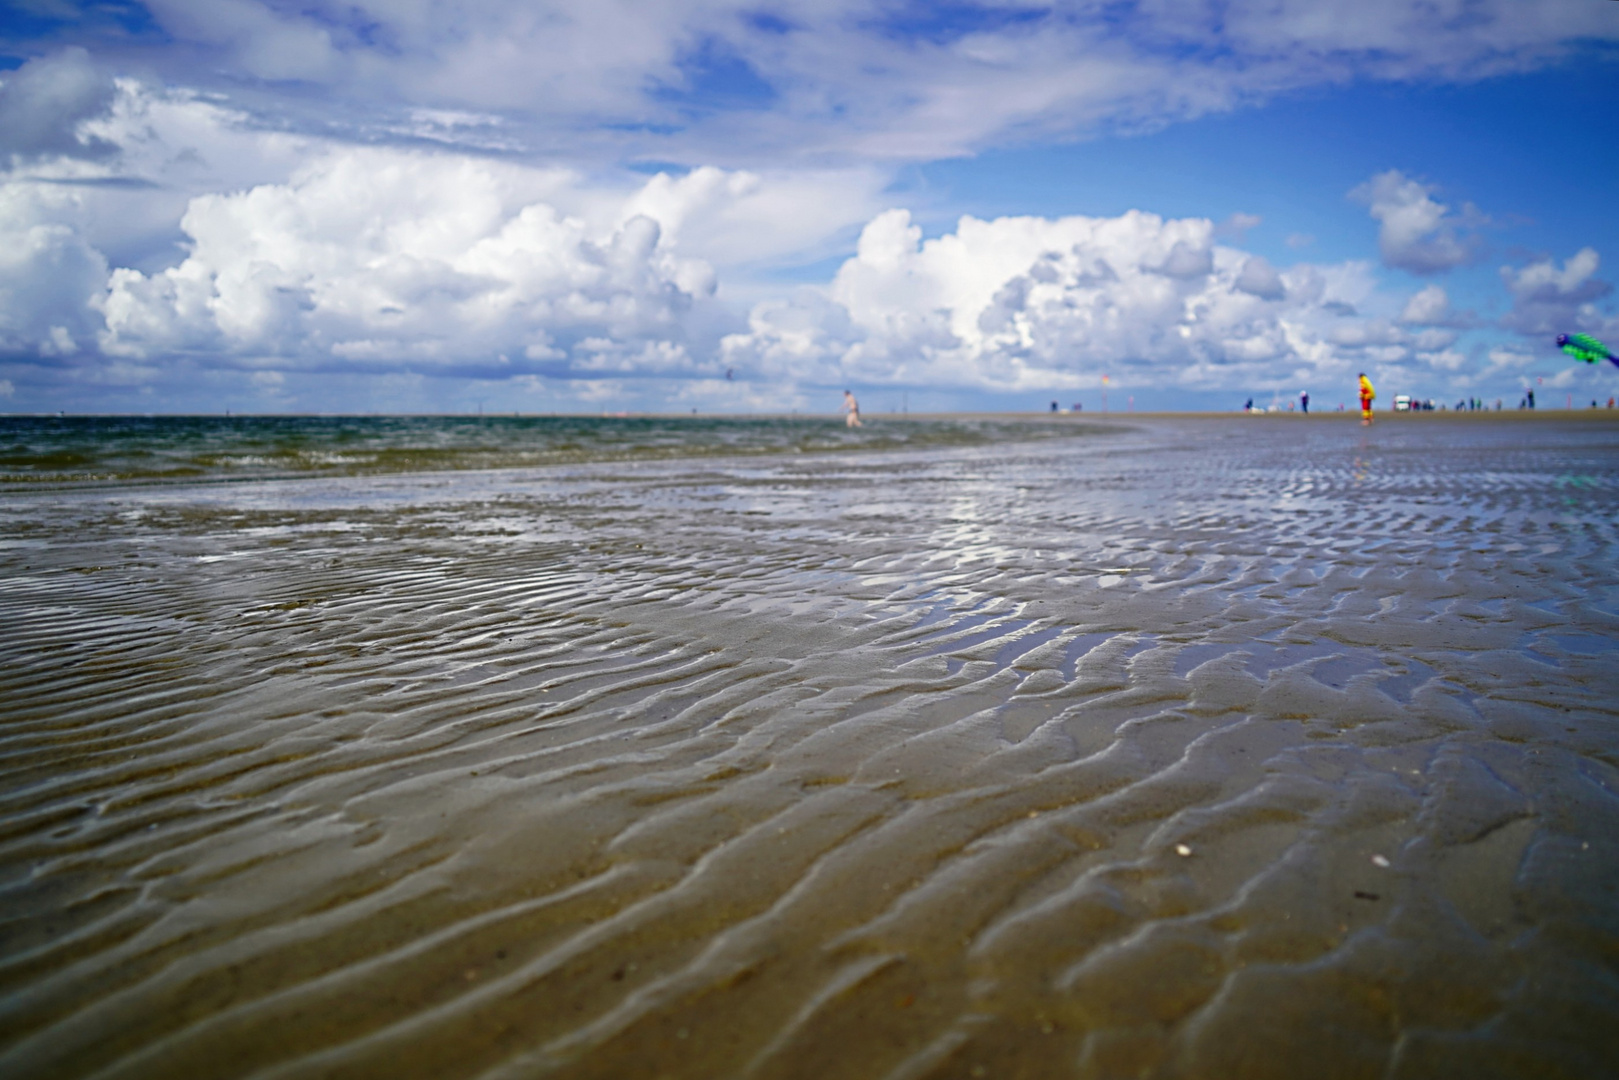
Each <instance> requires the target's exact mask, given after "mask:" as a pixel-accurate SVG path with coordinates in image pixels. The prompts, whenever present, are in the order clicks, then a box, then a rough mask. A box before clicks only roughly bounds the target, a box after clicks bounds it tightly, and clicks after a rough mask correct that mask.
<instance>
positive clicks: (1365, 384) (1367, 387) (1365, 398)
mask: <svg viewBox="0 0 1619 1080" xmlns="http://www.w3.org/2000/svg"><path fill="white" fill-rule="evenodd" d="M1376 396H1377V391H1376V390H1373V389H1372V380H1370V379H1368V378H1367V377H1366V373H1365V372H1364V371H1363V372H1361V373H1360V422H1361V425H1362V426H1365V425H1367V424H1370V423H1371V422H1372V399H1373V398H1374V397H1376Z"/></svg>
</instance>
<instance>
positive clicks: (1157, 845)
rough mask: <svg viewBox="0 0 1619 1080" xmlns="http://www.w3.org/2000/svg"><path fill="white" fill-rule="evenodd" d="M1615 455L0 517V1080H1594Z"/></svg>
mask: <svg viewBox="0 0 1619 1080" xmlns="http://www.w3.org/2000/svg"><path fill="white" fill-rule="evenodd" d="M1616 465H1619V428H1616V427H1615V426H1614V425H1600V424H1591V425H1579V424H1569V423H1565V424H1561V425H1559V424H1546V425H1544V426H1532V425H1526V424H1505V425H1499V426H1489V425H1482V424H1475V425H1471V426H1468V427H1465V428H1462V427H1459V426H1457V425H1451V426H1449V427H1446V426H1442V425H1437V424H1427V425H1424V424H1422V423H1421V422H1420V421H1413V422H1410V423H1408V424H1405V425H1401V426H1397V425H1395V424H1392V423H1389V424H1385V425H1381V426H1380V427H1379V428H1377V429H1375V430H1374V431H1373V432H1372V433H1370V434H1363V433H1362V432H1361V431H1360V429H1359V428H1358V427H1351V426H1350V425H1347V424H1337V423H1333V422H1328V421H1323V422H1322V423H1320V424H1308V425H1299V424H1287V423H1284V422H1280V421H1274V422H1273V421H1246V420H1231V421H1219V422H1194V421H1186V422H1183V423H1180V424H1174V425H1172V424H1167V423H1163V424H1151V423H1149V424H1143V425H1140V426H1138V428H1137V429H1136V430H1134V431H1133V432H1128V433H1125V434H1122V435H1120V436H1118V437H1116V438H1113V439H1107V440H1094V441H1090V442H1086V443H1084V444H1083V445H1081V444H1080V443H1077V442H1069V441H1067V440H1063V441H1058V442H1051V441H1048V442H1045V443H1041V444H1029V445H1023V446H1008V445H1001V446H992V447H984V448H965V449H957V450H952V451H948V452H942V451H941V452H938V453H936V454H931V455H928V456H925V457H924V456H920V455H915V454H912V455H905V454H890V455H881V454H866V455H860V456H843V457H835V458H820V459H815V460H786V461H782V460H776V461H765V460H759V459H737V460H735V461H729V462H719V463H716V462H714V461H707V462H692V463H680V462H654V463H648V464H644V465H639V466H635V467H633V468H632V467H627V466H612V467H604V466H597V467H579V468H575V469H571V470H568V471H548V472H547V471H536V472H531V473H503V474H498V475H497V474H488V475H484V474H457V475H455V476H443V475H441V476H438V477H436V478H433V479H432V480H430V481H429V480H418V479H414V478H410V477H400V478H383V479H380V480H366V479H359V480H354V479H349V480H322V481H304V482H288V483H265V484H256V485H242V486H240V487H232V488H230V489H221V488H218V487H215V488H211V489H183V488H174V489H167V490H163V491H145V492H128V491H126V492H116V491H113V492H80V493H58V494H55V495H38V496H23V497H16V498H12V499H9V500H8V501H6V502H5V503H4V504H3V506H0V519H3V520H4V523H5V524H4V533H3V535H4V536H5V537H6V540H5V543H4V546H3V547H0V567H3V578H0V656H3V659H4V669H3V674H0V702H3V705H0V721H3V722H0V770H3V775H4V778H5V783H4V784H3V786H0V808H3V812H0V890H3V891H0V896H3V898H4V902H3V906H0V914H3V924H0V1072H3V1073H4V1074H5V1075H7V1076H17V1077H24V1076H27V1077H34V1076H39V1077H44V1076H64V1077H65V1076H96V1077H105V1078H113V1077H126V1076H130V1077H133V1076H143V1077H145V1076H151V1077H177V1076H185V1077H205V1076H248V1075H252V1076H256V1077H373V1076H376V1077H384V1076H386V1077H390V1078H404V1077H445V1076H458V1077H459V1076H466V1077H484V1078H488V1080H495V1078H500V1080H506V1078H517V1077H533V1076H544V1075H552V1074H560V1075H567V1076H570V1077H596V1076H601V1077H624V1076H654V1075H657V1076H670V1077H676V1076H686V1077H713V1076H750V1077H797V1076H804V1077H819V1076H830V1075H847V1076H873V1077H884V1076H887V1077H896V1078H898V1077H953V1076H964V1077H965V1076H985V1075H987V1076H1005V1075H1019V1076H1049V1075H1065V1074H1073V1075H1079V1076H1096V1077H1111V1076H1124V1075H1130V1076H1187V1077H1231V1076H1244V1077H1266V1076H1277V1077H1296V1076H1304V1075H1309V1076H1344V1077H1359V1076H1368V1077H1370V1076H1379V1077H1381V1076H1392V1077H1419V1076H1433V1075H1468V1076H1480V1077H1483V1076H1506V1075H1528V1074H1534V1075H1546V1076H1595V1075H1601V1074H1604V1073H1607V1072H1612V1071H1614V1070H1616V1069H1619V1034H1616V1033H1615V1030H1614V1028H1613V1025H1612V1016H1613V1015H1614V1014H1615V1011H1616V1010H1619V905H1616V903H1615V901H1614V897H1615V895H1619V893H1616V891H1615V890H1616V889H1619V728H1616V726H1615V718H1616V715H1619V708H1616V704H1615V703H1616V701H1619V694H1616V690H1619V677H1616V675H1615V670H1616V669H1615V659H1616V656H1615V652H1616V650H1619V634H1616V628H1619V586H1616V585H1615V582H1616V580H1619V578H1616V573H1615V571H1616V569H1619V567H1616V555H1615V553H1616V552H1619V544H1616V540H1619V537H1616V536H1615V532H1616V522H1619V470H1616Z"/></svg>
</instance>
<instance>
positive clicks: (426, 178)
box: [98, 150, 714, 370]
mask: <svg viewBox="0 0 1619 1080" xmlns="http://www.w3.org/2000/svg"><path fill="white" fill-rule="evenodd" d="M548 181H549V182H551V183H552V184H556V185H560V183H561V179H560V178H558V177H545V176H533V175H528V174H526V173H524V172H521V171H514V170H506V171H502V170H498V169H494V168H491V167H489V166H487V165H485V164H484V163H480V162H477V161H475V160H473V159H468V158H461V157H450V156H443V155H430V154H411V153H403V152H398V151H387V150H361V151H345V152H340V153H333V154H331V155H329V156H327V157H326V158H324V159H322V160H321V161H318V162H316V163H314V164H311V165H310V166H308V167H307V168H305V169H303V170H300V172H299V173H298V174H296V175H295V176H294V177H293V178H292V179H291V180H290V181H289V182H287V183H284V184H266V185H260V186H258V187H255V188H252V189H250V190H247V191H244V192H239V193H234V194H225V195H209V196H202V197H199V198H196V199H194V200H192V203H191V206H190V208H189V209H188V210H187V212H186V214H185V217H184V218H183V220H182V222H181V227H182V228H183V230H184V231H185V234H186V236H187V237H188V246H189V254H188V255H187V257H186V258H185V259H184V260H183V261H182V262H181V263H180V264H179V265H177V266H174V267H171V268H169V269H166V270H162V271H159V272H155V273H152V274H146V273H142V272H140V271H138V270H134V269H128V268H123V269H118V270H116V271H114V272H113V273H112V275H111V278H110V280H109V281H108V284H107V290H106V293H105V295H104V296H103V297H102V298H101V299H100V300H99V302H98V306H99V308H100V310H101V312H102V313H103V314H104V316H105V323H106V324H105V329H104V331H103V333H102V334H101V338H100V343H101V347H102V349H103V350H104V351H105V352H106V353H108V354H111V355H119V356H130V357H136V358H145V357H154V356H163V355H171V354H185V353H193V354H205V355H210V356H212V355H224V356H227V357H238V358H243V359H249V360H260V359H264V358H269V357H276V358H285V359H288V360H290V361H293V362H297V363H300V364H303V365H310V364H318V363H343V364H351V365H352V364H374V365H378V366H388V365H401V364H403V365H406V366H409V365H413V364H427V365H443V366H457V365H475V364H488V363H490V362H492V361H494V360H495V358H496V357H498V356H500V355H502V354H505V355H506V356H507V358H508V359H507V360H506V361H504V362H506V363H512V362H513V361H512V360H511V358H512V357H523V358H526V359H528V360H531V361H543V362H557V363H560V364H561V369H566V368H567V366H568V365H569V364H570V363H574V362H576V361H577V362H578V363H580V364H583V365H584V366H586V367H590V368H592V369H595V368H599V367H600V366H602V364H603V361H601V359H600V358H601V357H603V356H607V355H609V354H615V355H616V354H621V353H622V354H624V355H646V356H656V357H657V358H658V359H657V361H656V364H655V366H657V367H658V368H660V369H663V368H667V367H669V366H670V363H671V361H670V354H669V353H668V352H667V350H666V349H661V346H660V347H659V348H653V349H652V350H651V351H650V352H645V351H644V349H645V346H646V345H647V344H648V343H669V344H670V345H672V346H679V345H680V344H681V339H682V338H683V336H684V334H685V325H684V318H685V315H686V313H687V312H688V311H689V310H690V309H691V308H692V307H693V305H694V304H696V303H699V302H700V301H702V300H703V299H704V298H706V297H708V296H709V295H710V294H711V293H712V292H713V289H714V276H713V272H712V270H711V269H710V268H709V267H708V265H707V264H705V263H703V262H701V261H699V260H693V259H685V258H681V257H679V256H677V255H676V254H675V253H674V252H673V251H672V249H671V248H670V246H669V245H667V244H665V243H664V242H663V239H664V238H663V232H662V229H661V228H660V226H659V224H658V222H656V221H655V220H653V219H652V218H650V217H648V216H646V215H643V214H632V215H630V216H628V217H627V218H626V219H625V220H623V221H622V222H620V223H619V224H617V226H616V227H613V228H611V229H592V228H591V227H590V226H589V225H588V224H587V223H586V221H585V220H583V219H582V218H580V217H576V216H571V215H568V214H565V213H563V212H560V211H559V210H558V209H557V208H556V207H555V206H554V205H551V204H550V203H548V202H545V201H541V200H535V201H528V200H525V199H524V198H523V197H522V196H523V195H524V194H525V192H524V191H523V188H524V187H525V186H526V187H527V188H529V189H530V191H532V189H534V188H537V187H544V186H545V185H546V183H547V182H548ZM603 342H606V343H611V345H612V347H611V348H607V347H605V346H604V345H602V343H603ZM576 346H577V348H578V352H577V354H576V353H575V351H574V350H575V347H576ZM638 349H641V350H643V351H642V352H637V351H636V350H638ZM625 350H628V352H626V351H625ZM660 350H661V351H660ZM687 362H688V363H689V360H688V361H687ZM607 366H609V367H612V368H614V369H615V370H623V369H624V366H625V365H624V363H610V364H608V365H607ZM677 366H678V365H677ZM561 369H559V370H561Z"/></svg>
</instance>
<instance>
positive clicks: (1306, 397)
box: [1299, 390, 1310, 416]
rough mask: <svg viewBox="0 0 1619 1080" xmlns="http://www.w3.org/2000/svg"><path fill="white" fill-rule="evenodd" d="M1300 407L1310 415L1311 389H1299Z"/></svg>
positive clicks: (1305, 413)
mask: <svg viewBox="0 0 1619 1080" xmlns="http://www.w3.org/2000/svg"><path fill="white" fill-rule="evenodd" d="M1299 408H1300V409H1301V410H1302V411H1303V412H1304V415H1306V416H1309V415H1310V391H1308V390H1300V391H1299Z"/></svg>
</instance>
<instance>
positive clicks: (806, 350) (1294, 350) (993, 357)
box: [723, 210, 1413, 391]
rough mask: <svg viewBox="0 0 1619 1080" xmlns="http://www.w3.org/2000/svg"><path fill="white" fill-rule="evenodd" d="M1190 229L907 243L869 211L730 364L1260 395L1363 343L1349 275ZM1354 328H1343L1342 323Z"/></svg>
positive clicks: (966, 231) (982, 383)
mask: <svg viewBox="0 0 1619 1080" xmlns="http://www.w3.org/2000/svg"><path fill="white" fill-rule="evenodd" d="M1214 232H1215V226H1214V224H1213V223H1212V222H1211V221H1208V220H1206V219H1179V220H1165V219H1163V218H1160V217H1158V216H1157V215H1154V214H1148V213H1142V212H1139V211H1132V212H1129V213H1126V214H1123V215H1120V216H1118V217H1113V218H1091V217H1065V218H1058V219H1047V218H1034V217H1017V218H999V219H996V220H994V221H982V220H979V219H977V218H972V217H964V218H962V219H961V221H960V222H959V223H958V224H957V227H956V230H955V231H954V232H952V233H949V234H946V235H944V236H941V237H937V238H935V239H931V240H927V241H925V242H924V241H923V239H922V234H921V230H920V228H918V227H917V226H916V225H915V224H913V223H912V221H911V217H910V214H909V213H908V212H907V211H905V210H890V211H887V212H885V213H883V214H880V215H878V216H877V217H876V218H874V219H873V220H872V221H871V222H870V223H869V224H867V226H866V228H865V230H864V231H863V232H862V234H861V237H860V242H859V247H858V250H857V252H856V254H855V256H854V257H853V258H851V259H849V260H848V261H846V262H845V263H844V264H843V266H842V268H841V269H840V270H839V271H838V273H837V275H836V277H835V278H834V279H833V281H832V283H831V285H830V287H829V288H827V289H826V290H824V291H822V292H815V291H809V290H806V291H804V292H801V293H800V294H799V295H798V296H797V297H795V298H794V299H791V300H775V301H771V302H768V303H763V304H760V305H758V306H757V307H755V308H754V310H753V312H752V314H751V316H750V319H749V328H748V330H747V332H745V333H737V334H733V335H730V336H728V337H726V338H725V340H724V342H723V350H724V354H725V357H726V360H727V362H728V363H731V364H735V365H737V366H738V368H739V369H744V370H748V371H750V372H757V373H762V374H768V375H770V376H771V377H776V378H780V377H792V378H799V379H806V380H810V381H815V382H821V383H836V382H846V381H866V382H874V381H884V382H908V383H911V384H917V383H925V384H930V385H945V386H956V387H978V388H983V389H989V390H998V391H1007V390H1024V389H1033V388H1047V387H1049V388H1063V387H1080V386H1090V385H1095V384H1096V383H1098V382H1099V380H1100V376H1101V375H1102V374H1104V373H1105V374H1110V375H1112V376H1113V377H1114V379H1115V380H1116V381H1118V382H1120V383H1121V384H1125V385H1128V384H1132V383H1134V384H1136V385H1145V384H1147V383H1149V382H1150V383H1152V384H1154V385H1159V386H1164V385H1173V386H1179V387H1182V388H1194V389H1216V388H1219V389H1224V388H1234V387H1242V386H1268V385H1270V384H1272V383H1275V382H1278V381H1279V380H1286V379H1291V378H1295V377H1303V376H1304V375H1307V374H1309V373H1311V372H1317V371H1319V372H1325V373H1339V372H1340V371H1341V369H1344V368H1346V367H1347V365H1349V364H1351V363H1353V362H1355V361H1356V360H1359V359H1362V358H1363V357H1364V356H1365V355H1366V353H1367V350H1368V349H1370V348H1371V347H1372V346H1374V345H1390V346H1393V349H1394V351H1393V353H1391V354H1387V355H1385V356H1383V357H1382V359H1384V360H1404V359H1408V358H1409V357H1410V356H1411V346H1412V344H1413V342H1412V341H1411V339H1410V337H1409V335H1405V334H1403V333H1400V332H1397V331H1393V330H1392V328H1390V332H1391V336H1388V337H1386V338H1385V337H1377V336H1376V335H1372V336H1371V337H1368V336H1367V335H1365V334H1362V335H1361V336H1359V337H1356V338H1353V339H1352V340H1345V341H1341V342H1335V341H1333V340H1330V339H1329V337H1328V336H1327V333H1326V330H1327V328H1329V327H1332V328H1338V329H1342V326H1343V324H1344V323H1345V321H1346V319H1345V316H1344V315H1343V314H1342V312H1343V311H1345V310H1349V311H1353V305H1354V304H1355V303H1358V302H1360V301H1362V300H1364V298H1365V295H1366V292H1367V289H1366V288H1365V273H1364V270H1363V269H1362V268H1359V267H1354V266H1345V267H1336V268H1324V269H1318V268H1314V267H1309V266H1300V267H1294V268H1292V269H1290V270H1288V271H1286V272H1285V273H1283V272H1278V271H1277V270H1276V269H1275V268H1274V267H1272V266H1270V264H1269V263H1267V262H1265V261H1264V260H1263V259H1261V258H1259V257H1257V256H1251V255H1247V254H1245V253H1243V252H1241V251H1238V250H1235V249H1232V248H1228V247H1224V246H1221V245H1217V244H1215V243H1214V239H1213V237H1214ZM1354 325H1355V326H1356V327H1359V326H1361V325H1362V324H1361V323H1360V322H1358V321H1357V322H1354Z"/></svg>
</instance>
